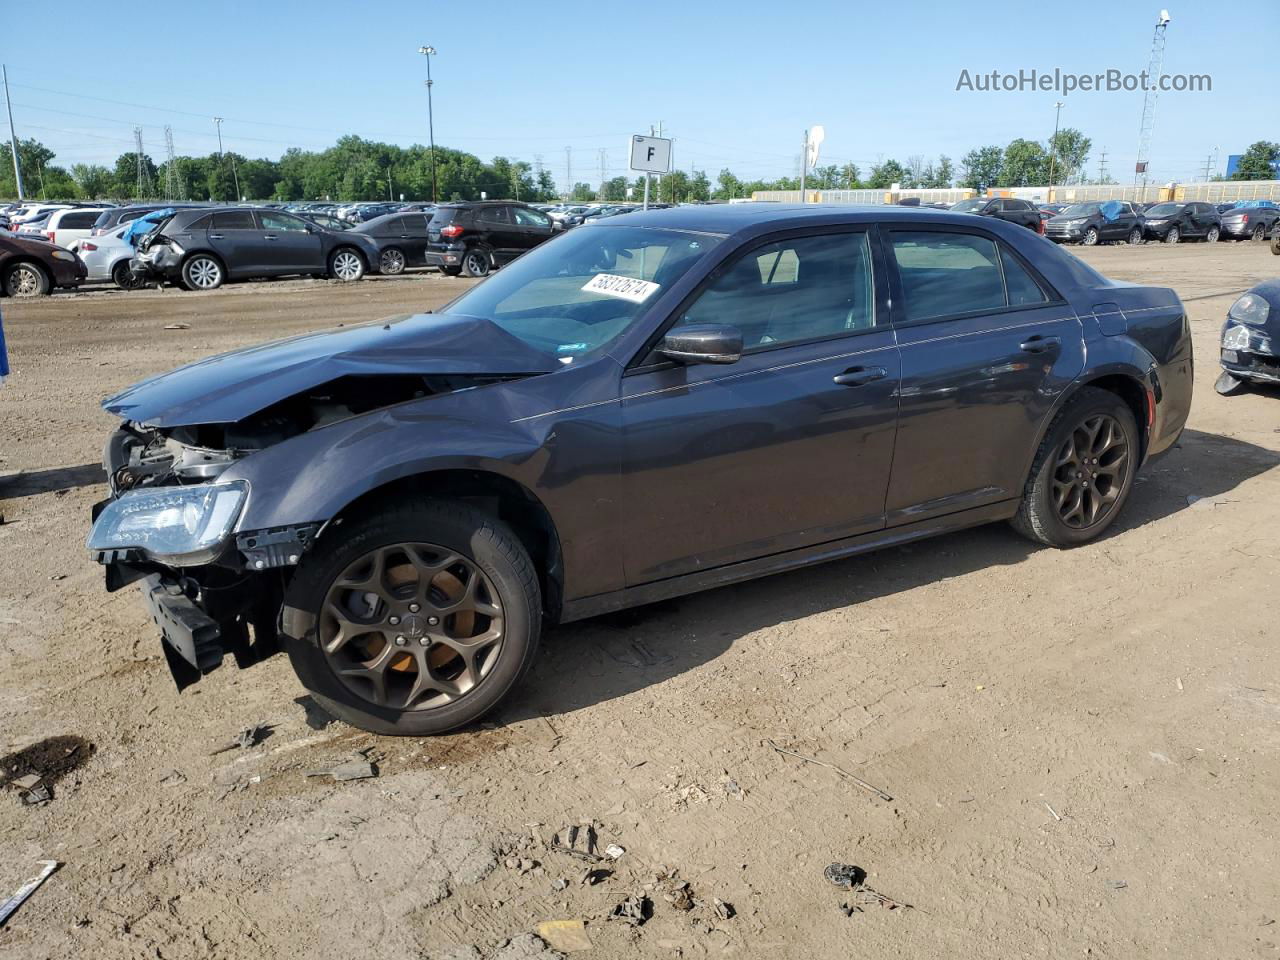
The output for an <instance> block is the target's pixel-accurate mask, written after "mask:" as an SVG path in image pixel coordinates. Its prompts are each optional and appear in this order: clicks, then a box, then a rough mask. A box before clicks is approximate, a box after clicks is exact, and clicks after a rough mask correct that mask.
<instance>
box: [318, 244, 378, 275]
mask: <svg viewBox="0 0 1280 960" xmlns="http://www.w3.org/2000/svg"><path fill="white" fill-rule="evenodd" d="M344 250H350V251H351V252H352V253H354V254H355V255H356V256H357V257H359V258H360V262H361V263H363V264H364V268H365V270H366V271H368V270H369V269H370V264H369V258H368V257H367V256H365V252H364V251H363V250H361V249H360V248H359V247H357V246H356V245H355V244H354V243H342V242H339V243H335V244H334V245H333V249H332V250H330V251H329V257H328V259H327V261H326V265H328V264H332V263H333V258H334V257H336V256H337V255H338V254H340V253H342V252H343V251H344ZM379 256H381V252H379Z"/></svg>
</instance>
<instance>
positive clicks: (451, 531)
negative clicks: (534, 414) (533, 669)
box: [284, 501, 542, 736]
mask: <svg viewBox="0 0 1280 960" xmlns="http://www.w3.org/2000/svg"><path fill="white" fill-rule="evenodd" d="M285 608H286V611H288V610H290V609H292V610H294V611H299V612H300V613H301V617H300V618H298V620H299V621H301V622H304V623H305V629H298V626H297V625H294V624H291V622H290V620H289V619H288V618H286V622H285V637H284V642H285V647H286V649H287V650H288V652H289V659H290V662H291V663H292V664H293V667H294V670H295V671H296V672H297V674H298V677H299V679H300V680H301V681H302V683H303V686H305V687H306V688H307V689H308V690H309V691H311V693H312V695H313V696H314V697H315V698H316V700H317V701H318V702H319V703H320V704H321V705H322V706H323V707H324V708H325V709H327V710H329V711H330V712H332V713H333V714H334V715H335V716H338V717H340V718H341V719H343V720H345V721H347V722H348V723H350V724H353V725H354V726H357V727H360V728H361V729H363V730H368V731H370V732H372V733H380V734H390V735H396V736H427V735H431V734H438V733H444V732H446V731H448V730H453V729H455V728H457V727H460V726H464V725H466V724H469V723H472V722H474V721H475V720H477V719H479V718H480V717H481V716H483V715H484V714H485V713H487V712H488V711H489V710H491V709H492V708H493V707H494V706H496V705H497V704H498V703H499V702H500V701H501V700H502V699H503V698H504V697H505V696H506V695H507V693H508V692H509V691H510V690H511V688H512V687H513V686H514V685H515V684H516V683H517V682H518V681H519V680H520V678H521V677H522V676H523V675H524V673H525V672H526V671H527V670H528V668H529V666H530V665H531V664H532V662H533V659H534V656H535V654H536V653H537V647H538V640H539V632H540V629H541V609H542V599H541V591H540V589H539V586H538V578H537V575H536V573H535V571H534V567H533V563H532V561H531V560H530V559H529V555H528V553H527V552H526V551H525V549H524V546H523V545H522V544H521V543H520V541H519V540H518V539H517V538H516V536H515V534H514V533H512V532H511V530H510V529H509V528H508V527H507V526H506V525H505V524H503V523H502V522H501V521H499V520H497V519H495V518H494V517H492V516H490V515H489V514H486V513H484V512H482V511H480V510H477V509H475V508H473V507H471V506H468V505H466V504H461V503H456V502H449V501H428V502H425V503H406V504H403V505H399V506H394V507H392V508H390V509H388V510H386V511H385V512H382V513H379V514H375V515H371V516H367V517H363V518H358V519H353V520H347V521H344V522H341V523H339V524H337V525H335V526H334V527H333V528H332V529H331V530H330V531H329V532H328V534H327V535H326V537H324V538H322V539H321V540H320V541H319V542H318V543H317V545H316V547H315V548H314V549H313V550H312V551H311V552H310V553H308V554H307V555H306V556H304V558H303V560H302V563H301V564H299V566H298V571H297V574H296V575H295V576H294V578H293V581H292V583H291V584H290V586H289V589H288V592H287V594H286V596H285ZM294 633H301V634H302V635H301V636H297V637H295V636H293V634H294Z"/></svg>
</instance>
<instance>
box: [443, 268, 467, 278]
mask: <svg viewBox="0 0 1280 960" xmlns="http://www.w3.org/2000/svg"><path fill="white" fill-rule="evenodd" d="M440 272H441V273H443V274H444V275H445V276H446V277H458V276H461V275H462V268H461V267H441V268H440Z"/></svg>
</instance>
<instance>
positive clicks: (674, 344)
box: [658, 323, 742, 363]
mask: <svg viewBox="0 0 1280 960" xmlns="http://www.w3.org/2000/svg"><path fill="white" fill-rule="evenodd" d="M658 352H659V353H660V354H662V355H663V356H664V357H666V358H667V359H668V360H675V361H677V362H678V363H737V362H738V361H739V360H741V359H742V331H741V330H739V329H738V328H737V327H733V326H730V325H729V324H727V323H695V324H690V325H689V326H687V327H674V328H672V330H671V332H670V333H668V334H667V335H666V336H665V337H663V338H662V342H661V343H659V344H658Z"/></svg>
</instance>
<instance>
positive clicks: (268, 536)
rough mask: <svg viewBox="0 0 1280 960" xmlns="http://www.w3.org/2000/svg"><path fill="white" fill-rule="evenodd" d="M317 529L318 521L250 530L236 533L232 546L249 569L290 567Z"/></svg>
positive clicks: (296, 560) (314, 536)
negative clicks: (234, 543) (234, 544)
mask: <svg viewBox="0 0 1280 960" xmlns="http://www.w3.org/2000/svg"><path fill="white" fill-rule="evenodd" d="M319 529H320V524H318V523H304V524H301V525H299V526H295V527H269V528H267V529H266V530H253V531H250V532H249V533H241V534H239V535H237V536H236V548H237V549H238V550H239V551H240V553H241V555H242V556H243V557H244V562H245V566H246V567H248V568H249V569H250V570H270V569H271V568H272V567H291V566H294V565H295V564H297V562H298V560H299V558H301V556H302V555H303V554H304V553H305V552H306V551H307V550H308V548H310V546H311V543H312V541H314V540H315V538H316V531H318V530H319Z"/></svg>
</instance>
